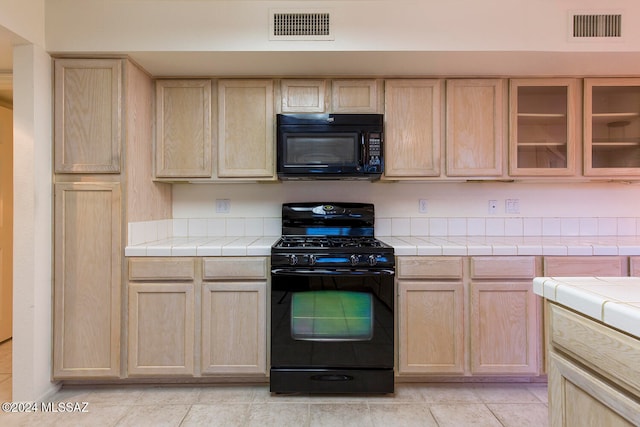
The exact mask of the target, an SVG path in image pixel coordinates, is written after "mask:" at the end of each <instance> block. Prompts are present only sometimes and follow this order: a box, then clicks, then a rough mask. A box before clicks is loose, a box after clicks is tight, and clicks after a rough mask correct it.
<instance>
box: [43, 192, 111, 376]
mask: <svg viewBox="0 0 640 427" xmlns="http://www.w3.org/2000/svg"><path fill="white" fill-rule="evenodd" d="M121 224H122V220H121V189H120V184H118V183H115V182H100V183H89V182H82V183H80V182H68V183H56V184H55V200H54V235H55V239H54V253H55V255H54V259H55V274H54V285H53V294H54V297H53V299H54V315H53V378H54V379H74V378H117V377H119V375H120V318H121V317H120V308H121V295H120V292H121V283H122V279H121V274H122V273H121V265H122V262H121V255H120V253H121V252H120V251H121V247H122V245H121Z"/></svg>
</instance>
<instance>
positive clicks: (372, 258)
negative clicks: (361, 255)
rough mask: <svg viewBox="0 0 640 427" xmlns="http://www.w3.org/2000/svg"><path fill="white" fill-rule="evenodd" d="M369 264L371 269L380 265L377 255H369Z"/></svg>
mask: <svg viewBox="0 0 640 427" xmlns="http://www.w3.org/2000/svg"><path fill="white" fill-rule="evenodd" d="M367 262H368V263H369V265H370V266H371V267H373V266H374V265H376V264H377V263H378V259H377V258H376V256H375V255H369V258H367Z"/></svg>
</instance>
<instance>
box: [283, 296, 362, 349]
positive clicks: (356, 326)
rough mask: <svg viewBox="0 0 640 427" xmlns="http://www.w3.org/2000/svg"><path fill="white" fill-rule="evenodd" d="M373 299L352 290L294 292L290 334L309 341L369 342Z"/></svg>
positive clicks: (294, 337) (295, 337) (296, 338)
mask: <svg viewBox="0 0 640 427" xmlns="http://www.w3.org/2000/svg"><path fill="white" fill-rule="evenodd" d="M373 319H374V317H373V298H372V296H371V294H370V293H364V292H353V291H334V290H322V291H307V292H295V293H293V295H292V298H291V336H292V338H293V339H295V340H309V341H369V340H371V339H372V338H373Z"/></svg>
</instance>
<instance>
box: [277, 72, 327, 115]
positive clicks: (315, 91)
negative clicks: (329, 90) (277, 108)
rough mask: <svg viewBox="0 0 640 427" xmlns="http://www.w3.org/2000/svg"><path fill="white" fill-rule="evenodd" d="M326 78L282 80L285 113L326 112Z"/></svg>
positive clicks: (281, 87) (283, 110)
mask: <svg viewBox="0 0 640 427" xmlns="http://www.w3.org/2000/svg"><path fill="white" fill-rule="evenodd" d="M326 87H327V81H326V80H303V79H300V80H298V79H293V80H282V82H280V89H281V91H282V112H283V113H324V112H325V110H326V99H325V94H326Z"/></svg>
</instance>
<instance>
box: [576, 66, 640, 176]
mask: <svg viewBox="0 0 640 427" xmlns="http://www.w3.org/2000/svg"><path fill="white" fill-rule="evenodd" d="M584 174H585V175H586V176H608V177H614V178H615V177H624V176H629V177H634V176H635V177H636V178H637V176H638V174H640V79H638V78H599V79H585V80H584Z"/></svg>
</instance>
